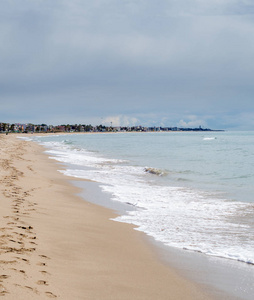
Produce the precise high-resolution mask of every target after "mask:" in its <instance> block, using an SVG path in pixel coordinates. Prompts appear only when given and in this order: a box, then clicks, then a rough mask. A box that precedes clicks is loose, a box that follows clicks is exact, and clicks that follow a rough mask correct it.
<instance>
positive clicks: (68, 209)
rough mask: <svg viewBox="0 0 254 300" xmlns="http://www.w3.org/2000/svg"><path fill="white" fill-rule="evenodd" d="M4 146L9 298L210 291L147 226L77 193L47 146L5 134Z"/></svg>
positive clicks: (1, 288) (186, 295)
mask: <svg viewBox="0 0 254 300" xmlns="http://www.w3.org/2000/svg"><path fill="white" fill-rule="evenodd" d="M0 149H1V156H0V207H1V210H0V296H3V299H47V298H59V299H68V300H69V299H96V300H98V299H103V300H104V299H105V300H107V299H115V300H120V299H128V300H129V299H133V300H135V299H140V300H141V299H146V300H148V299H165V300H166V299H167V300H170V299H174V300H178V299H190V300H191V299H195V300H198V299H208V297H207V296H206V295H205V294H204V291H202V290H201V288H200V287H199V286H197V285H196V284H194V283H192V282H190V281H187V280H186V279H184V278H183V277H181V276H179V275H178V274H177V272H176V271H175V270H174V269H173V268H170V267H169V266H167V265H166V264H163V263H162V262H161V261H160V260H159V259H158V257H157V256H156V255H157V253H156V251H154V249H152V247H151V246H149V245H148V244H147V242H146V239H145V238H144V235H143V233H141V232H138V231H134V230H133V227H132V226H131V225H128V224H123V223H117V222H114V221H111V220H110V218H113V217H114V216H115V214H114V212H113V211H111V210H109V209H106V208H103V207H100V206H97V205H94V204H92V203H89V202H86V201H83V200H82V199H81V198H80V197H78V196H76V194H77V193H78V192H79V190H78V189H77V188H75V187H73V186H72V185H70V183H69V182H68V180H67V179H68V177H66V176H64V175H62V174H60V173H59V172H58V171H57V170H59V169H61V166H60V165H58V164H56V163H55V162H53V161H52V160H50V159H48V157H47V156H46V155H45V154H44V153H43V148H42V147H41V146H39V145H37V144H35V143H33V142H26V141H23V140H19V139H17V138H16V135H8V136H5V135H0ZM69 179H71V178H69Z"/></svg>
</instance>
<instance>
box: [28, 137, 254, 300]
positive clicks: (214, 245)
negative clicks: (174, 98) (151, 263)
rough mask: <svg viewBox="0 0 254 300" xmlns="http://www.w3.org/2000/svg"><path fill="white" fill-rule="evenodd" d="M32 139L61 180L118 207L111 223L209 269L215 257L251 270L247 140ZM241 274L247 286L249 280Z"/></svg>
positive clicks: (253, 205) (252, 207) (253, 146)
mask: <svg viewBox="0 0 254 300" xmlns="http://www.w3.org/2000/svg"><path fill="white" fill-rule="evenodd" d="M32 139H33V140H35V141H37V142H39V143H41V144H42V145H44V146H45V147H47V153H48V155H50V156H51V157H52V158H54V159H56V160H58V161H60V162H63V163H67V164H68V166H66V168H65V170H64V171H63V173H64V174H66V175H70V176H73V177H77V178H83V179H90V180H93V181H94V182H96V183H97V185H98V187H99V189H100V192H102V194H103V195H104V196H100V197H101V200H102V199H103V200H102V201H101V200H100V201H101V202H104V204H107V203H111V204H112V203H118V204H116V206H117V205H118V208H116V210H119V209H123V213H121V214H120V215H119V217H117V218H116V220H117V221H120V222H126V223H131V224H134V225H135V226H137V229H138V230H141V231H144V232H145V233H146V234H147V235H149V236H152V237H153V238H154V239H155V240H157V241H160V242H162V243H163V244H164V245H168V246H170V247H171V248H172V247H173V248H178V249H185V250H188V251H184V252H186V253H189V251H192V252H193V253H195V252H199V253H197V255H199V256H200V257H201V256H203V255H204V254H205V255H206V257H208V258H209V260H211V261H216V257H221V258H222V259H223V258H224V260H221V261H222V262H224V261H225V262H226V263H227V262H230V264H231V261H234V263H235V264H236V266H238V264H239V268H240V269H245V267H240V266H243V265H242V264H244V265H247V264H253V263H254V252H253V249H254V239H253V236H254V200H253V195H254V185H253V182H254V171H253V170H254V143H253V142H254V133H253V132H238V133H237V132H233V133H232V132H231V133H230V132H209V133H183V132H178V133H120V134H83V135H82V134H79V135H75V134H73V135H60V136H43V137H33V138H32ZM90 189H91V185H90ZM92 189H93V188H92ZM93 190H95V189H93ZM97 196H98V197H96V198H99V194H97ZM86 198H89V197H88V196H87V195H86ZM88 200H89V199H88ZM98 204H100V203H98ZM100 205H101V204H100ZM113 209H114V208H113ZM200 253H203V254H200ZM195 255H196V253H195ZM197 257H198V256H197ZM213 257H214V259H215V260H213ZM219 261H220V259H219ZM222 264H223V263H222ZM249 267H250V268H249ZM237 269H238V268H237V267H236V272H238V271H237ZM247 269H248V270H254V266H253V265H247V268H246V270H247ZM243 272H244V271H243ZM238 273H239V274H240V273H241V272H240V271H239V272H238ZM247 273H248V274H249V277H250V278H251V279H252V280H254V276H253V272H250V273H249V271H248V272H247ZM243 285H244V284H243ZM247 285H248V284H247V283H246V286H247ZM242 288H244V286H243V287H242ZM248 293H249V294H250V293H251V298H248V296H247V294H248ZM253 295H254V294H253V290H251V289H249V290H248V292H247V293H246V295H245V296H246V297H247V298H239V299H252V298H253ZM245 296H244V297H245Z"/></svg>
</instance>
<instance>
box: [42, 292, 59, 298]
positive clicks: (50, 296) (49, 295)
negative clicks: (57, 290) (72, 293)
mask: <svg viewBox="0 0 254 300" xmlns="http://www.w3.org/2000/svg"><path fill="white" fill-rule="evenodd" d="M45 294H46V296H48V297H49V298H57V296H56V295H54V294H53V293H51V292H46V293H45Z"/></svg>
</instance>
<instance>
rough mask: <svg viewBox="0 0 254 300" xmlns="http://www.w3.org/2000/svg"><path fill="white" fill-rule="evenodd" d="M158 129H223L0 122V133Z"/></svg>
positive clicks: (139, 130)
mask: <svg viewBox="0 0 254 300" xmlns="http://www.w3.org/2000/svg"><path fill="white" fill-rule="evenodd" d="M160 131H165V132H168V131H197V132H198V131H224V130H221V129H219V130H217V129H209V128H202V127H201V126H199V127H197V128H185V127H183V128H179V127H161V126H160V127H155V126H154V127H145V126H141V125H140V126H112V125H111V126H104V125H96V126H92V125H84V124H75V125H70V124H67V125H56V126H53V125H47V124H32V123H27V124H20V123H13V124H10V123H0V133H8V132H15V133H42V132H43V133H50V132H52V133H55V132H66V133H69V132H160Z"/></svg>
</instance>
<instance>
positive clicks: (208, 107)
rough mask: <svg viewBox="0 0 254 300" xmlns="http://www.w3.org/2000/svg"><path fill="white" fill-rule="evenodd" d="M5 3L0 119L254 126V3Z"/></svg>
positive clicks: (0, 34) (0, 17)
mask: <svg viewBox="0 0 254 300" xmlns="http://www.w3.org/2000/svg"><path fill="white" fill-rule="evenodd" d="M0 4H1V6H0V122H1V121H2V122H11V123H12V122H21V123H23V122H24V123H27V122H32V123H47V124H54V125H56V124H63V123H70V124H74V123H82V124H90V123H91V124H92V125H98V124H103V125H109V124H110V122H113V125H115V126H117V125H145V126H146V125H150V126H153V125H156V126H160V125H161V126H190V127H193V126H199V125H202V126H204V127H209V128H213V129H216V128H217V129H231V130H234V129H238V130H239V129H252V130H254V97H253V96H254V2H253V0H157V1H155V0H92V1H91V0H89V1H88V0H54V1H52V0H22V1H20V0H2V1H1V3H0Z"/></svg>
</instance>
